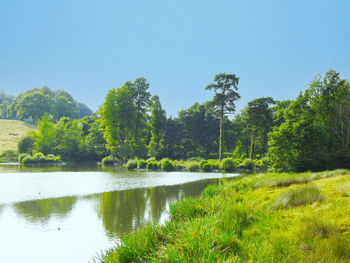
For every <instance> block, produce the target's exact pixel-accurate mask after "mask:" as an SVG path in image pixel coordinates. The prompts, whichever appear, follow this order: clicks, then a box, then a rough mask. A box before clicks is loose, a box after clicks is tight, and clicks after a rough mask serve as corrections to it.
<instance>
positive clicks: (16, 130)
mask: <svg viewBox="0 0 350 263" xmlns="http://www.w3.org/2000/svg"><path fill="white" fill-rule="evenodd" d="M31 129H36V125H33V124H30V123H27V122H24V121H17V120H4V119H0V155H1V154H3V153H4V152H6V151H15V152H17V144H18V142H19V140H20V139H21V137H23V136H24V135H26V133H27V132H28V131H29V130H31Z"/></svg>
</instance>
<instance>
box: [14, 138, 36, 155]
mask: <svg viewBox="0 0 350 263" xmlns="http://www.w3.org/2000/svg"><path fill="white" fill-rule="evenodd" d="M33 145H34V139H33V137H32V136H24V137H22V138H21V139H20V141H19V142H18V153H31V152H32V150H33Z"/></svg>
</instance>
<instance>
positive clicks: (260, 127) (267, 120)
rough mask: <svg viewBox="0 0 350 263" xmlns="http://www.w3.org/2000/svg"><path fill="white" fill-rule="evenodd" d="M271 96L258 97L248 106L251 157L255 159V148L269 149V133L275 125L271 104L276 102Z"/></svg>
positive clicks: (262, 150)
mask: <svg viewBox="0 0 350 263" xmlns="http://www.w3.org/2000/svg"><path fill="white" fill-rule="evenodd" d="M274 103H275V102H274V100H273V99H272V98H271V97H266V98H258V99H255V100H252V101H250V102H249V103H248V107H247V117H248V119H247V126H248V127H247V128H248V131H249V134H250V145H251V147H250V158H251V159H254V156H255V150H256V149H255V148H256V146H257V145H260V147H261V153H262V154H264V153H265V152H266V151H267V140H268V138H267V133H268V132H269V131H270V130H271V127H272V125H273V116H272V109H271V108H270V105H272V104H274Z"/></svg>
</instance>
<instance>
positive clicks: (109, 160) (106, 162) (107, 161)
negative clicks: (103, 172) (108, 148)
mask: <svg viewBox="0 0 350 263" xmlns="http://www.w3.org/2000/svg"><path fill="white" fill-rule="evenodd" d="M101 162H102V165H114V164H115V163H117V162H118V160H117V159H116V158H114V157H113V156H112V155H109V156H106V157H105V158H103V159H102V161H101Z"/></svg>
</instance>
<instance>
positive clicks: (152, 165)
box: [147, 161, 159, 170]
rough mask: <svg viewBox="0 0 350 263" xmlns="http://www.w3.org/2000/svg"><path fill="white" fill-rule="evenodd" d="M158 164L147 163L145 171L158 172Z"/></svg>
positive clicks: (155, 162) (154, 162)
mask: <svg viewBox="0 0 350 263" xmlns="http://www.w3.org/2000/svg"><path fill="white" fill-rule="evenodd" d="M158 169H159V163H158V162H157V161H150V162H147V170H158Z"/></svg>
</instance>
